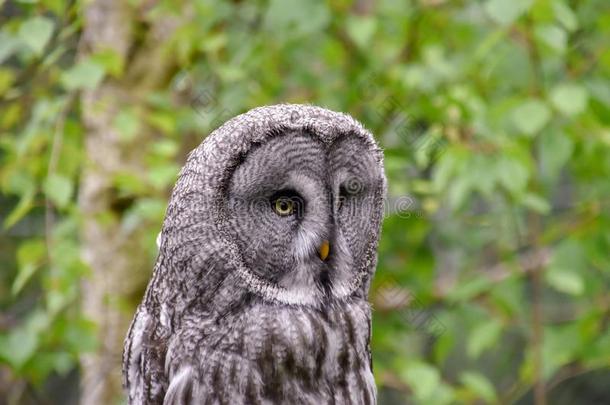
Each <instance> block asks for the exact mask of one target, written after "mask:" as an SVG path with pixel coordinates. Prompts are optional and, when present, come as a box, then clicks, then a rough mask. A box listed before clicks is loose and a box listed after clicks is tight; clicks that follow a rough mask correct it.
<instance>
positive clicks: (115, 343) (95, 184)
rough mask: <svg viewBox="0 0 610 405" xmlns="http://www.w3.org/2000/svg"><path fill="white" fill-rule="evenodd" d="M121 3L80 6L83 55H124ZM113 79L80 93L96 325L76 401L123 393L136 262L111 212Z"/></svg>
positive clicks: (117, 104) (118, 100)
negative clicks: (127, 303)
mask: <svg viewBox="0 0 610 405" xmlns="http://www.w3.org/2000/svg"><path fill="white" fill-rule="evenodd" d="M125 4H126V2H122V1H120V0H94V1H92V2H90V3H85V5H84V28H83V38H82V41H83V42H82V43H81V45H83V46H82V48H81V56H86V55H88V54H90V53H94V52H96V51H98V50H101V49H110V50H112V51H114V52H116V53H117V54H118V56H119V57H121V58H125V57H126V55H127V51H128V49H129V45H130V42H131V30H130V24H131V16H130V12H129V9H128V8H126V6H125ZM122 93H123V92H122V91H121V90H120V89H119V88H118V87H117V83H114V81H113V80H106V81H105V82H104V83H102V84H101V85H100V86H98V87H97V88H96V89H95V90H89V91H84V92H83V94H82V104H81V106H82V116H83V122H84V124H85V128H86V133H85V137H84V138H85V156H86V158H85V159H86V164H85V169H84V172H83V176H82V179H81V187H80V195H79V205H80V209H81V212H82V215H83V220H82V234H81V238H82V246H83V258H84V260H85V262H86V263H87V264H88V265H89V267H90V268H91V276H90V277H89V278H87V279H86V280H85V281H84V283H83V312H84V314H85V316H87V317H88V318H89V319H91V320H93V321H94V322H96V324H97V326H98V333H97V336H98V341H99V346H98V349H97V351H95V352H94V353H89V354H86V355H84V356H83V358H82V360H81V366H82V376H81V403H82V404H87V405H97V404H100V405H101V404H112V403H117V402H118V400H119V399H120V398H121V373H120V364H121V361H120V359H121V348H122V340H123V336H124V333H125V330H126V328H127V327H128V323H129V320H130V316H129V315H128V314H125V313H122V312H121V311H120V309H119V304H120V302H121V299H122V298H123V297H125V296H126V295H127V294H129V292H130V291H131V290H132V289H133V288H134V287H136V286H134V284H137V283H134V277H133V274H134V273H138V272H139V270H140V269H138V268H137V266H134V263H133V260H132V257H133V255H132V254H131V252H129V247H130V246H129V244H127V243H126V242H128V240H129V239H128V235H126V234H125V232H124V231H123V230H122V229H121V223H120V219H121V218H120V216H118V217H117V216H116V215H114V213H113V211H112V203H113V200H114V198H115V196H114V195H113V194H114V193H113V179H112V178H113V175H114V174H115V173H116V172H117V171H119V170H124V169H125V168H126V166H129V165H130V163H131V162H128V161H125V159H124V157H125V155H126V154H125V152H124V151H123V150H122V149H123V148H124V147H125V145H122V144H121V142H120V137H119V134H118V133H117V131H116V130H115V129H114V128H113V125H112V123H113V119H114V117H115V116H116V114H117V112H118V111H120V108H121V106H123V105H124V104H125V103H126V101H127V100H126V99H127V98H128V97H127V95H125V94H122Z"/></svg>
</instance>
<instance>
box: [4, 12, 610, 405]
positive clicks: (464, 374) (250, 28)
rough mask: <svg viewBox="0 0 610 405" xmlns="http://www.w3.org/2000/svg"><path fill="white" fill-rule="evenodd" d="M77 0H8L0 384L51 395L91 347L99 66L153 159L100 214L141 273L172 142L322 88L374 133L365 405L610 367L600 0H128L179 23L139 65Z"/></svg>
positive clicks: (138, 31) (141, 25)
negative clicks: (91, 46)
mask: <svg viewBox="0 0 610 405" xmlns="http://www.w3.org/2000/svg"><path fill="white" fill-rule="evenodd" d="M86 4H87V3H86V2H82V1H70V2H68V1H62V0H39V1H16V2H13V1H8V2H6V1H0V22H1V23H0V27H1V28H0V63H1V65H0V216H1V227H2V233H0V268H1V270H2V271H1V272H0V311H1V312H0V396H3V393H2V392H3V390H4V392H5V393H7V394H6V395H7V396H8V395H9V394H10V395H11V397H10V398H11V399H12V400H13V401H16V403H19V398H20V397H21V396H22V395H24V394H23V393H24V392H25V391H26V390H32V391H35V392H44V390H45V382H46V381H47V380H48V379H49V378H51V377H52V376H55V377H54V378H56V376H58V375H59V376H62V375H63V376H65V375H67V374H68V373H69V372H70V371H72V370H74V369H75V368H77V367H78V359H79V357H80V356H81V355H82V354H83V353H87V352H88V351H90V350H92V349H93V348H94V347H95V345H96V341H95V330H96V329H95V322H96V320H95V319H84V317H83V316H82V314H81V312H80V310H79V304H78V303H79V300H80V299H82V298H83V297H82V296H81V293H82V291H81V288H80V284H81V280H82V279H83V278H84V277H87V275H88V272H89V270H88V268H87V266H86V265H85V264H84V260H83V258H82V257H81V250H80V245H79V229H80V227H81V225H82V220H83V218H82V216H81V213H80V212H79V200H78V193H79V181H80V176H81V173H82V170H83V167H85V166H86V165H87V164H88V162H87V159H86V156H85V153H84V146H83V144H84V141H85V137H86V134H87V128H85V127H84V125H83V123H82V120H81V102H80V101H81V98H80V97H81V93H82V91H83V90H86V89H94V88H96V87H97V86H99V85H100V84H101V83H103V82H104V81H114V82H116V83H118V84H119V85H120V86H124V87H125V89H126V91H131V92H133V93H135V94H137V97H136V100H137V102H136V103H134V104H133V105H131V107H130V108H127V109H123V110H122V111H121V112H120V113H119V114H117V115H116V117H115V119H114V121H113V127H114V128H115V129H116V130H117V131H118V133H119V134H120V139H118V140H117V142H119V143H122V144H124V145H125V148H133V147H134V146H137V147H138V148H140V149H141V150H143V151H144V153H145V154H146V159H145V162H146V165H147V167H146V170H145V171H142V172H138V173H135V172H119V173H116V175H115V177H114V183H115V184H114V185H115V187H116V189H117V193H118V196H119V198H120V199H122V200H129V201H131V203H130V204H129V205H127V208H126V209H124V210H121V211H120V213H119V214H117V213H116V212H109V213H108V215H109V216H113V215H114V216H115V217H117V216H118V220H120V221H121V224H122V226H124V227H127V228H129V227H136V226H145V227H146V229H147V230H148V231H147V232H145V233H144V234H143V235H146V236H140V237H141V238H143V240H142V244H143V245H144V246H147V251H146V252H143V253H142V254H145V255H147V257H148V258H149V263H150V267H152V263H153V261H154V257H155V253H156V248H155V244H154V240H155V236H156V234H157V232H158V230H159V228H160V224H161V221H162V219H163V215H164V209H165V206H166V202H167V197H168V193H169V191H170V188H171V185H172V184H173V182H174V180H175V177H176V175H177V172H178V170H179V167H180V165H181V163H182V162H183V161H184V159H185V156H186V153H187V152H188V151H189V150H190V149H192V148H193V147H194V146H196V145H197V144H198V143H199V142H200V141H201V139H202V138H203V137H204V136H205V135H206V134H208V133H209V132H211V130H213V129H214V128H215V127H216V126H218V125H219V124H220V123H221V122H223V121H224V120H226V119H227V118H229V117H231V116H233V115H236V114H238V113H241V112H244V111H246V110H248V109H249V108H251V107H254V106H258V105H263V104H275V103H279V102H293V103H314V104H319V105H322V106H326V107H328V108H331V109H334V110H338V111H346V112H349V113H351V114H352V115H354V116H355V117H356V118H358V119H359V120H361V121H362V122H364V123H365V125H366V126H367V127H368V128H370V129H371V130H372V131H373V132H374V133H375V135H376V136H377V138H378V140H379V142H380V144H381V145H382V146H383V147H384V149H385V156H386V168H387V174H388V177H389V194H390V198H389V202H388V214H387V218H386V220H385V223H384V228H383V239H382V242H381V246H380V254H379V267H378V275H377V277H376V279H375V282H374V283H373V288H372V292H371V300H372V302H373V305H374V308H375V312H374V325H373V343H372V345H373V351H374V372H375V376H376V379H377V383H378V385H379V387H380V402H382V403H404V401H406V400H407V399H406V398H410V399H409V400H410V401H412V402H413V403H421V404H449V403H512V402H515V401H518V400H519V399H520V398H522V397H524V395H526V394H527V393H528V392H529V391H530V390H531V389H532V387H533V385H534V383H535V381H536V380H537V376H538V375H539V374H541V375H542V377H543V378H544V380H545V381H546V382H547V384H548V387H549V390H551V389H553V388H554V387H556V386H557V385H559V384H560V383H561V382H562V381H563V380H564V379H566V378H569V377H570V376H572V375H576V374H581V373H586V372H587V371H592V370H598V369H607V368H608V367H610V329H609V322H610V294H609V287H610V256H609V254H608V252H610V210H609V207H610V204H609V202H610V201H609V198H610V181H608V179H609V178H610V47H609V46H608V44H610V3H608V2H607V1H606V0H518V1H514V0H485V1H467V0H462V1H449V0H411V1H402V2H397V1H390V0H380V1H365V0H363V1H358V2H356V3H352V2H349V1H345V0H333V1H329V2H322V1H296V0H270V1H268V2H262V1H253V2H240V1H213V0H200V1H184V2H181V1H169V0H167V1H162V0H161V1H143V0H131V1H129V2H126V3H125V4H126V7H129V8H131V9H133V14H132V15H133V21H132V22H131V23H132V25H133V26H132V29H133V30H134V31H135V36H136V38H146V36H147V35H150V33H149V27H151V26H153V25H155V24H159V23H160V22H163V21H167V25H168V27H170V26H171V27H173V28H172V29H173V31H172V32H171V33H170V34H169V35H165V36H164V37H163V40H162V41H160V42H159V43H156V44H155V46H156V52H155V53H154V55H155V59H154V60H149V61H148V64H147V66H145V67H144V68H143V67H142V66H140V67H139V68H138V67H137V66H136V67H134V65H133V63H134V62H133V60H130V59H129V58H122V57H120V56H118V55H117V54H116V53H113V52H112V51H110V50H109V51H97V52H96V53H93V54H83V53H81V52H79V49H78V47H79V43H81V40H82V39H81V33H82V30H83V22H84V20H83V10H84V8H85V7H86ZM167 29H168V30H169V29H170V28H167ZM142 43H145V40H144V39H142V40H141V41H140V42H138V41H136V43H135V44H134V45H133V46H134V47H138V46H143V45H142ZM83 55H84V56H83ZM158 65H165V66H170V68H169V70H168V71H169V72H170V73H169V74H168V75H167V77H163V78H162V85H161V86H160V87H159V88H158V89H155V90H154V91H150V92H145V93H138V87H137V86H136V85H134V83H136V82H138V80H139V79H140V76H138V75H139V74H143V75H145V74H148V73H150V71H154V70H155V68H156V66H158ZM136 68H138V69H139V70H138V69H136ZM142 132H147V133H150V134H152V136H151V137H149V138H148V141H147V142H146V143H145V144H137V143H136V141H137V139H138V134H141V133H142ZM405 196H409V198H410V199H409V201H410V203H409V204H407V205H408V206H402V207H398V208H399V209H396V206H395V205H393V202H396V201H403V202H404V201H405V200H404V197H405ZM399 197H401V198H402V200H400V199H399ZM140 271H143V272H147V271H150V268H148V269H140ZM138 298H139V297H138ZM85 299H86V297H85ZM414 303H415V304H416V305H414ZM128 306H129V305H128ZM124 310H125V311H127V312H132V311H133V310H134V307H133V306H129V307H128V308H125V309H124ZM536 314H538V315H536ZM537 354H538V355H539V356H538V355H537ZM15 387H18V388H19V387H21V388H19V389H16V388H15ZM392 401H394V402H392Z"/></svg>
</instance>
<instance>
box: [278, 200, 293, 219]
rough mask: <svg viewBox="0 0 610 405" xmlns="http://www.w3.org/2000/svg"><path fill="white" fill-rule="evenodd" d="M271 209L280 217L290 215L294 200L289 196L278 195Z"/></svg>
mask: <svg viewBox="0 0 610 405" xmlns="http://www.w3.org/2000/svg"><path fill="white" fill-rule="evenodd" d="M273 209H274V210H275V212H276V213H277V214H278V215H280V216H282V217H284V216H286V215H292V213H293V212H294V202H293V201H292V200H291V199H289V198H285V197H280V198H278V199H277V200H275V204H274V206H273Z"/></svg>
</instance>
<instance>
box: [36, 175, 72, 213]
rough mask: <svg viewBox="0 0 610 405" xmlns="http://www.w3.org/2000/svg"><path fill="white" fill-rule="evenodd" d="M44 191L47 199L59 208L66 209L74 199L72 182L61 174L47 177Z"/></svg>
mask: <svg viewBox="0 0 610 405" xmlns="http://www.w3.org/2000/svg"><path fill="white" fill-rule="evenodd" d="M43 189H44V192H45V194H46V195H47V197H48V198H49V199H50V200H51V201H52V202H53V204H55V206H56V207H58V208H65V207H66V206H67V205H68V203H69V202H70V200H71V199H72V193H73V185H72V181H70V179H69V178H67V177H64V176H62V175H60V174H56V173H54V174H51V175H50V176H49V177H47V179H46V180H45V183H44V186H43Z"/></svg>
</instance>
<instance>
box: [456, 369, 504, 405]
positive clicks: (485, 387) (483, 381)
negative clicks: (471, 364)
mask: <svg viewBox="0 0 610 405" xmlns="http://www.w3.org/2000/svg"><path fill="white" fill-rule="evenodd" d="M460 380H461V381H462V384H464V386H466V387H467V388H468V389H469V390H471V391H472V392H474V393H475V394H476V395H478V396H479V397H480V398H481V399H483V400H485V402H486V403H494V402H496V401H497V396H496V390H495V389H494V386H493V384H492V383H491V382H489V380H488V379H487V378H486V377H485V376H484V375H482V374H480V373H476V372H471V371H465V372H463V373H462V374H461V375H460Z"/></svg>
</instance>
